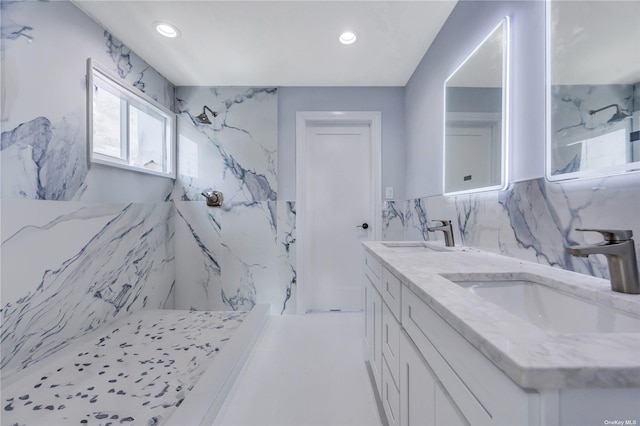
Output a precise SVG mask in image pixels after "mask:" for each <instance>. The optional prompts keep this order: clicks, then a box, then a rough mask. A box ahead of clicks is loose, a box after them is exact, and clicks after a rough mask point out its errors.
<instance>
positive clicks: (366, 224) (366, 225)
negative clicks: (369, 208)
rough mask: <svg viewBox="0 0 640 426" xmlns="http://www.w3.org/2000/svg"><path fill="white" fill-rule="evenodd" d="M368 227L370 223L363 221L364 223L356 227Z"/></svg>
mask: <svg viewBox="0 0 640 426" xmlns="http://www.w3.org/2000/svg"><path fill="white" fill-rule="evenodd" d="M368 227H369V224H368V223H367V222H365V223H363V224H362V225H358V226H356V228H362V229H367V228H368Z"/></svg>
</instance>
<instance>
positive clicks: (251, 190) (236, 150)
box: [174, 87, 278, 203]
mask: <svg viewBox="0 0 640 426" xmlns="http://www.w3.org/2000/svg"><path fill="white" fill-rule="evenodd" d="M177 97H178V101H179V104H178V109H179V114H180V120H179V123H180V137H179V141H178V143H179V146H178V150H179V152H180V153H181V156H182V157H183V158H182V159H181V160H180V161H181V167H179V170H178V175H179V176H178V180H177V182H176V190H175V191H174V198H175V199H182V200H187V199H188V200H195V199H198V198H196V197H199V194H200V193H201V192H202V191H203V190H206V189H209V188H211V189H215V190H218V191H222V192H223V193H224V194H225V199H226V200H228V201H229V202H232V203H235V202H245V201H275V200H276V199H277V176H276V174H277V152H278V136H277V89H273V88H208V87H181V88H179V90H178V92H177ZM204 105H207V106H208V107H209V108H211V109H212V110H214V111H216V112H218V116H217V117H215V118H213V117H210V119H211V120H212V124H200V123H197V122H196V121H195V119H194V117H195V116H197V115H198V114H200V113H201V112H202V109H203V106H204ZM209 115H211V114H210V113H209Z"/></svg>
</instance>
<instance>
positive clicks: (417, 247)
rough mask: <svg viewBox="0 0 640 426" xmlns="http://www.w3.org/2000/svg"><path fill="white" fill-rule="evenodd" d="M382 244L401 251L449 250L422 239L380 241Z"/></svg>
mask: <svg viewBox="0 0 640 426" xmlns="http://www.w3.org/2000/svg"><path fill="white" fill-rule="evenodd" d="M382 245H383V246H385V247H388V248H391V249H394V250H395V251H403V252H419V251H451V250H450V249H448V248H446V247H441V246H436V245H431V244H427V243H425V242H423V241H395V242H387V243H382Z"/></svg>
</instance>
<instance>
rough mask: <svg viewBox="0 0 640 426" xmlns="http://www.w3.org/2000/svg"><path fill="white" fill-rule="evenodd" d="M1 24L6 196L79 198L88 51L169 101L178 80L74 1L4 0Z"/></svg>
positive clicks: (163, 101)
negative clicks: (147, 60) (173, 82)
mask: <svg viewBox="0 0 640 426" xmlns="http://www.w3.org/2000/svg"><path fill="white" fill-rule="evenodd" d="M2 24H3V31H2V42H3V55H2V58H1V60H2V64H3V70H4V72H3V77H4V83H5V84H3V99H4V100H3V111H2V131H3V134H2V152H1V161H2V175H3V179H2V197H3V198H28V199H45V200H72V199H76V200H77V199H80V198H79V197H80V194H81V193H82V192H85V191H87V190H88V191H91V188H86V184H85V178H86V177H87V173H88V167H87V161H86V158H87V156H86V145H87V143H86V122H85V120H86V119H85V116H86V111H85V110H86V89H85V74H86V65H85V64H86V60H87V58H89V57H91V58H92V59H94V60H95V61H97V62H98V63H100V64H101V65H103V66H105V67H107V68H109V69H111V70H112V71H114V72H117V73H118V74H119V75H120V76H121V77H122V78H123V79H124V80H125V81H127V82H128V83H130V84H132V85H133V86H134V87H137V88H138V89H140V90H142V91H143V92H145V93H146V94H147V95H149V96H150V97H152V98H154V99H156V100H157V101H158V102H160V103H161V104H163V105H165V106H167V107H169V108H172V107H173V103H174V99H175V96H174V88H173V85H171V83H169V81H168V80H166V79H165V78H164V77H163V76H162V75H160V74H159V73H157V72H156V71H155V70H154V69H153V68H151V67H150V66H149V65H148V64H147V63H145V62H144V61H142V60H141V59H140V58H139V57H138V56H137V55H136V54H135V53H133V52H132V51H131V50H129V49H128V48H127V47H126V46H124V45H123V44H122V43H121V42H120V41H118V40H117V39H115V38H114V37H112V36H111V35H110V34H109V33H108V32H106V31H105V30H104V29H102V28H101V27H100V26H99V25H97V24H96V23H95V22H94V21H92V20H91V19H90V18H89V17H88V16H87V15H85V14H84V13H82V12H81V11H80V10H79V9H78V8H77V7H76V6H75V5H73V3H71V2H4V3H3V4H2ZM5 25H8V28H9V29H10V31H5ZM79 34H81V37H79V36H78V35H79ZM65 46H73V48H66V47H65ZM52 52H55V55H54V54H52ZM34 82H37V84H34ZM35 100H37V101H35ZM101 189H102V190H104V187H102V188H101ZM110 190H111V191H114V192H115V194H116V195H117V193H118V191H117V188H111V189H110ZM126 201H138V200H135V199H134V200H126ZM126 201H123V202H126Z"/></svg>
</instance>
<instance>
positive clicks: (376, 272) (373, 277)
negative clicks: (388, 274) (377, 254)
mask: <svg viewBox="0 0 640 426" xmlns="http://www.w3.org/2000/svg"><path fill="white" fill-rule="evenodd" d="M364 274H365V275H366V276H367V277H368V278H369V280H370V281H371V283H373V285H374V286H375V287H376V289H377V290H378V291H380V292H381V291H382V263H380V262H379V261H377V260H376V259H375V258H374V257H373V256H372V255H371V254H370V253H369V252H368V251H366V250H365V252H364Z"/></svg>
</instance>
